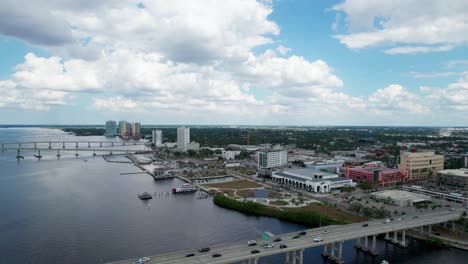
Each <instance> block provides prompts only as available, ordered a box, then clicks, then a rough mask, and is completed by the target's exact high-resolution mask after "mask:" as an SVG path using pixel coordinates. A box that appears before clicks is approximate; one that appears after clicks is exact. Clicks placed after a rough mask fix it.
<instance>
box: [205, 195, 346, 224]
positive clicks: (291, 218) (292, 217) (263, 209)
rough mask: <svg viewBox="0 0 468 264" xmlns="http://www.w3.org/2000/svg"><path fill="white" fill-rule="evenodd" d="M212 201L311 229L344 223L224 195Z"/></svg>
mask: <svg viewBox="0 0 468 264" xmlns="http://www.w3.org/2000/svg"><path fill="white" fill-rule="evenodd" d="M213 201H214V203H215V204H216V205H218V206H221V207H224V208H228V209H232V210H236V211H239V212H242V213H246V214H251V215H258V216H268V217H276V218H278V219H280V220H284V221H288V222H292V223H296V224H302V225H307V226H311V227H318V226H319V225H320V224H321V225H323V226H326V225H336V224H345V222H344V221H342V220H335V219H331V218H329V217H327V216H323V215H320V214H319V213H316V212H311V211H289V210H279V209H276V208H273V207H268V206H265V205H262V204H259V203H254V202H249V201H246V202H240V201H236V200H234V199H231V198H229V197H226V196H224V195H216V196H215V197H214V199H213Z"/></svg>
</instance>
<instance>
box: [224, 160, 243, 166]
mask: <svg viewBox="0 0 468 264" xmlns="http://www.w3.org/2000/svg"><path fill="white" fill-rule="evenodd" d="M240 166H241V164H240V162H239V161H226V162H224V167H226V168H232V167H240Z"/></svg>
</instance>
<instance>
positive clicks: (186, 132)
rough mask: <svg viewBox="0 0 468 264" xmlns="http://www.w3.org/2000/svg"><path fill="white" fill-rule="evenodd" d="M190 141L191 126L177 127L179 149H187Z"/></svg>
mask: <svg viewBox="0 0 468 264" xmlns="http://www.w3.org/2000/svg"><path fill="white" fill-rule="evenodd" d="M188 143H190V128H188V127H184V126H183V127H179V128H177V149H179V150H182V151H186V150H187V144H188Z"/></svg>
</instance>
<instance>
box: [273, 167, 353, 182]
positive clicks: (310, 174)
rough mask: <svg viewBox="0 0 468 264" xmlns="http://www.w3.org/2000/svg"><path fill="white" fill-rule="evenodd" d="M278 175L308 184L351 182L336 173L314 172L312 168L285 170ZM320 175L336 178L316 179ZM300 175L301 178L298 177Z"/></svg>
mask: <svg viewBox="0 0 468 264" xmlns="http://www.w3.org/2000/svg"><path fill="white" fill-rule="evenodd" d="M275 174H276V175H278V176H281V177H285V178H288V179H291V180H296V181H300V182H306V181H311V182H321V181H331V182H337V181H349V180H350V179H348V178H344V177H339V176H338V175H337V174H334V173H329V172H323V171H319V170H314V169H311V168H305V169H294V170H285V171H283V172H275ZM294 174H295V175H294ZM316 174H320V175H326V176H335V177H333V178H325V179H323V178H322V179H315V178H314V175H316ZM296 175H299V176H296Z"/></svg>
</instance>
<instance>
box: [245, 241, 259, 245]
mask: <svg viewBox="0 0 468 264" xmlns="http://www.w3.org/2000/svg"><path fill="white" fill-rule="evenodd" d="M247 245H249V246H256V245H257V241H255V240H249V241H247Z"/></svg>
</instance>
